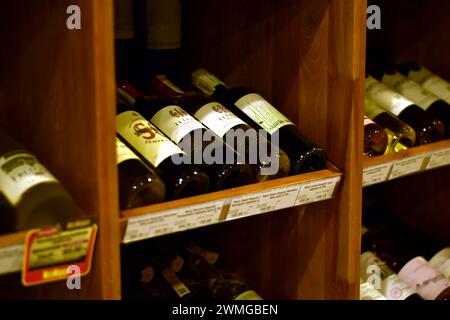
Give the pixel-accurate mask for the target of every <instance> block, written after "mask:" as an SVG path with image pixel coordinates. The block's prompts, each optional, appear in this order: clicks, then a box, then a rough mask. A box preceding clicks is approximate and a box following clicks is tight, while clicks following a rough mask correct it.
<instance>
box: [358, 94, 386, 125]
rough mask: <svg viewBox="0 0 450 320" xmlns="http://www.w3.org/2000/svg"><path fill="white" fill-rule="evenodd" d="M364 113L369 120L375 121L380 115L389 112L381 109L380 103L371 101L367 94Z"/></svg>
mask: <svg viewBox="0 0 450 320" xmlns="http://www.w3.org/2000/svg"><path fill="white" fill-rule="evenodd" d="M364 111H365V114H366V116H367V117H368V118H370V119H375V117H377V116H378V115H380V114H381V113H383V112H386V111H387V110H386V109H384V108H382V107H380V105H378V103H376V102H375V101H373V100H372V99H370V98H369V97H368V96H367V94H365V95H364Z"/></svg>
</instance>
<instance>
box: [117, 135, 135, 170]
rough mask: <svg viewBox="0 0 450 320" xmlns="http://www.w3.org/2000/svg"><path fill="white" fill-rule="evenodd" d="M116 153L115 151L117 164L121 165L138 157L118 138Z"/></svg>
mask: <svg viewBox="0 0 450 320" xmlns="http://www.w3.org/2000/svg"><path fill="white" fill-rule="evenodd" d="M116 151H117V164H119V163H122V162H124V161H127V160H131V159H137V160H139V157H138V156H137V155H136V154H135V153H134V152H133V151H131V150H130V148H128V147H127V146H126V145H125V144H124V143H123V142H122V141H120V140H119V138H116Z"/></svg>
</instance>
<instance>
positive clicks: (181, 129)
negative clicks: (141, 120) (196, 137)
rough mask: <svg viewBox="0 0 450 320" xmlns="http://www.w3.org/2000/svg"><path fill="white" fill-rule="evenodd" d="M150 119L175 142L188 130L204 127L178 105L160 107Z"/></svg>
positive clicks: (187, 132) (188, 131) (186, 133)
mask: <svg viewBox="0 0 450 320" xmlns="http://www.w3.org/2000/svg"><path fill="white" fill-rule="evenodd" d="M150 121H151V122H152V123H154V124H155V125H156V126H157V127H158V128H159V129H161V131H162V132H164V134H165V135H166V136H168V137H169V138H170V139H172V141H174V142H175V143H179V142H180V141H181V140H182V139H183V138H184V136H186V135H188V134H189V133H190V132H192V131H194V130H197V129H204V128H205V127H204V126H203V125H202V124H201V123H200V122H199V121H198V120H197V119H195V118H194V117H192V116H191V115H190V114H189V113H187V112H186V111H184V110H183V109H181V108H180V107H178V106H167V107H165V108H162V109H161V110H159V111H158V112H157V113H156V114H155V115H154V116H153V117H152V118H151V119H150Z"/></svg>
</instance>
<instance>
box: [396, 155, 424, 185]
mask: <svg viewBox="0 0 450 320" xmlns="http://www.w3.org/2000/svg"><path fill="white" fill-rule="evenodd" d="M425 159H426V156H425V155H419V156H415V157H410V158H406V159H402V160H398V161H395V162H394V164H393V166H392V171H391V174H390V175H389V180H393V179H397V178H400V177H403V176H407V175H409V174H413V173H416V172H419V171H421V170H422V166H423V163H424V161H425Z"/></svg>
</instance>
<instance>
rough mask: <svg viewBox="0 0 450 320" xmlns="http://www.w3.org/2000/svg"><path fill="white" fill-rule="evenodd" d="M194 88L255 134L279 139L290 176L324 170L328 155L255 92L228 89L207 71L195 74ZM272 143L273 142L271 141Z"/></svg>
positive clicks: (237, 88) (200, 70) (193, 76)
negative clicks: (261, 132)
mask: <svg viewBox="0 0 450 320" xmlns="http://www.w3.org/2000/svg"><path fill="white" fill-rule="evenodd" d="M192 82H193V84H194V85H195V86H196V87H197V88H198V89H200V90H201V91H203V92H204V93H205V94H207V95H212V97H213V98H214V99H216V100H218V101H219V102H221V103H223V104H224V105H225V106H226V107H228V108H229V109H230V110H231V111H232V112H233V113H235V114H236V115H237V116H238V117H239V118H241V119H242V120H244V121H245V122H246V123H247V124H249V125H250V126H252V127H253V128H254V129H256V130H260V129H264V130H265V131H266V132H267V133H268V134H269V135H270V136H273V135H278V136H279V147H280V148H281V149H282V150H283V151H284V152H286V154H287V155H288V156H289V159H290V162H291V172H290V173H291V174H298V173H304V172H310V171H315V170H320V169H324V168H325V167H326V161H327V154H326V152H325V150H324V149H322V148H321V147H319V146H318V145H316V144H315V143H314V142H312V141H311V140H310V139H309V138H307V137H306V136H305V135H304V134H303V133H302V132H301V131H300V130H299V129H298V128H297V127H296V126H295V125H294V124H293V123H292V122H291V121H290V120H289V119H288V118H286V117H285V116H284V115H283V114H282V113H281V112H280V111H278V110H277V109H275V108H274V107H273V106H272V105H271V104H270V103H269V102H267V101H266V100H265V99H264V98H263V97H261V96H260V95H259V94H257V93H255V92H254V91H252V90H250V89H248V88H244V87H235V88H229V87H227V86H226V85H225V84H224V83H223V82H222V81H220V80H219V79H218V78H217V77H215V76H214V75H212V74H211V73H209V72H208V71H206V70H204V69H198V70H197V71H195V72H194V73H193V74H192ZM272 142H273V141H272Z"/></svg>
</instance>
